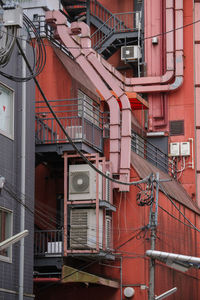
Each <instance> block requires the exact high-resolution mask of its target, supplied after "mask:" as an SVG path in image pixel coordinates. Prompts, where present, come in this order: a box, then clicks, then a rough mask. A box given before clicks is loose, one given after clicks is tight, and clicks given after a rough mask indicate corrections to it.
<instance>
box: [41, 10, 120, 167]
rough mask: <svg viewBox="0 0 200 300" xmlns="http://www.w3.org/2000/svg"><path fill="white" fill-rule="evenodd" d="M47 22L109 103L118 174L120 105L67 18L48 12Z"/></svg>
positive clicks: (113, 159)
mask: <svg viewBox="0 0 200 300" xmlns="http://www.w3.org/2000/svg"><path fill="white" fill-rule="evenodd" d="M46 22H47V23H49V24H50V25H51V26H52V27H54V28H55V32H56V34H58V36H59V38H60V39H61V40H62V42H63V43H64V45H66V47H68V48H69V50H70V52H71V54H72V55H73V57H74V59H75V61H76V62H77V63H78V65H79V66H80V67H81V69H82V70H83V71H84V72H85V73H86V74H87V76H88V77H89V79H90V80H91V81H92V83H93V84H94V86H95V87H96V89H97V90H98V91H100V93H101V95H102V96H103V98H104V99H105V101H106V102H107V103H108V106H109V110H110V161H111V163H112V168H113V173H118V171H119V158H120V109H119V105H116V103H117V100H116V98H115V96H114V95H113V94H112V93H111V91H110V90H109V88H108V87H107V86H106V84H105V83H104V81H103V80H102V78H101V77H100V75H99V74H97V72H96V71H95V70H94V68H93V67H92V66H91V64H90V63H89V62H88V61H87V59H86V57H85V55H84V54H83V53H82V50H81V49H80V47H79V44H78V43H77V42H76V39H75V38H74V35H75V34H79V32H75V29H74V31H73V32H72V31H71V29H70V28H68V27H67V24H66V18H65V16H63V15H62V14H61V13H60V12H59V11H48V12H46ZM76 38H77V39H78V38H79V37H78V36H76Z"/></svg>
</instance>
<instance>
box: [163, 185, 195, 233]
mask: <svg viewBox="0 0 200 300" xmlns="http://www.w3.org/2000/svg"><path fill="white" fill-rule="evenodd" d="M160 188H161V190H162V192H163V193H164V194H165V196H167V198H168V199H169V200H170V202H171V203H172V204H173V205H174V207H175V208H176V209H177V210H178V212H179V213H180V214H181V215H182V216H183V217H184V219H185V220H187V221H188V223H190V225H191V226H192V227H193V228H194V229H195V230H197V231H198V232H200V229H198V228H197V227H196V226H195V225H194V224H193V223H192V222H191V221H190V220H189V219H188V218H187V217H186V216H185V215H184V213H182V211H181V210H180V209H179V208H178V206H177V205H176V203H175V202H174V201H173V200H172V198H171V197H170V196H169V194H168V193H167V192H166V191H165V189H164V188H163V186H161V185H160Z"/></svg>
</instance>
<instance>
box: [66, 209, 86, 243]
mask: <svg viewBox="0 0 200 300" xmlns="http://www.w3.org/2000/svg"><path fill="white" fill-rule="evenodd" d="M87 235H88V213H87V211H83V210H72V211H71V228H70V247H71V248H72V249H85V248H87Z"/></svg>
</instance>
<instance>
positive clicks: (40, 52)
mask: <svg viewBox="0 0 200 300" xmlns="http://www.w3.org/2000/svg"><path fill="white" fill-rule="evenodd" d="M23 24H24V27H25V29H26V31H27V33H28V36H29V40H27V39H25V40H26V41H27V42H29V43H30V44H31V47H32V50H33V66H32V67H31V69H32V73H31V75H29V76H26V77H20V76H15V75H10V74H7V73H5V72H3V71H2V70H1V69H0V74H1V75H2V76H4V77H6V78H8V79H10V80H12V81H15V82H25V81H28V80H31V79H32V78H34V77H36V76H38V75H39V74H40V73H41V72H42V70H43V69H44V66H45V64H46V49H45V46H44V43H43V40H42V38H41V37H40V34H39V32H38V31H37V28H36V27H35V25H34V24H33V22H31V21H30V19H29V18H28V17H27V16H26V15H25V14H23ZM14 28H15V27H14ZM15 30H17V29H16V28H15ZM30 30H31V33H32V34H33V35H34V36H31V33H30ZM1 32H3V31H1ZM4 34H5V32H4ZM7 35H8V34H7ZM10 36H11V35H10ZM13 37H14V38H13V43H12V44H11V46H12V47H14V44H15V41H16V40H17V39H19V38H18V37H17V31H16V34H15V35H13ZM33 38H34V44H33V42H32V39H33ZM30 41H31V42H30ZM11 46H10V47H11ZM34 48H35V49H36V54H35V52H34ZM10 55H11V52H10ZM35 56H37V60H36V59H35ZM9 58H10V56H9V57H8V60H9ZM0 62H1V52H0ZM7 63H8V61H7V60H6V61H5V63H4V65H3V66H5V64H7Z"/></svg>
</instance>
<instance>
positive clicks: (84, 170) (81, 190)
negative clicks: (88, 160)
mask: <svg viewBox="0 0 200 300" xmlns="http://www.w3.org/2000/svg"><path fill="white" fill-rule="evenodd" d="M99 170H102V167H101V166H99ZM96 186H97V183H96V171H95V170H94V169H92V168H91V167H90V166H89V165H87V164H82V165H70V166H69V200H77V201H81V200H95V199H96ZM102 190H103V189H102V176H101V175H99V200H102V196H103V191H102Z"/></svg>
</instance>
